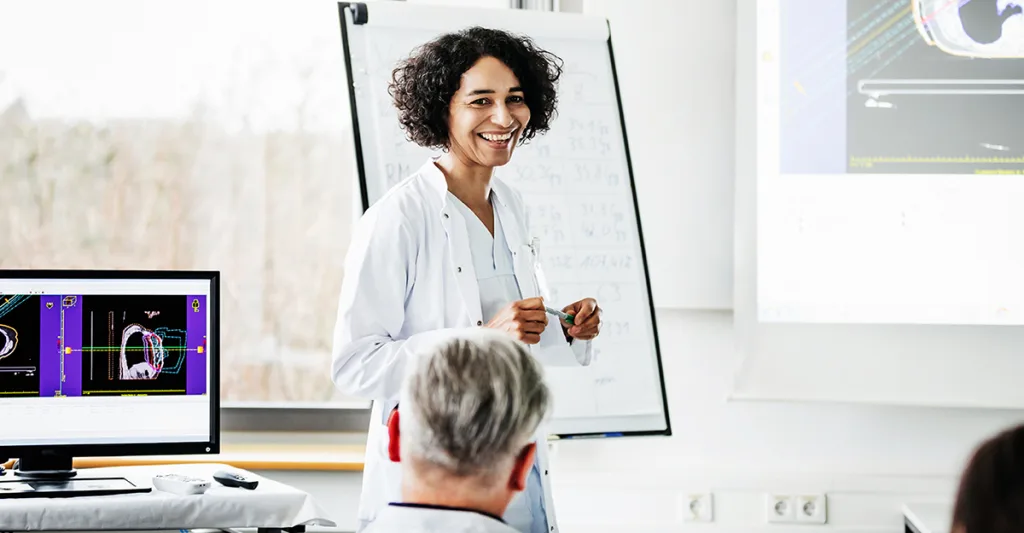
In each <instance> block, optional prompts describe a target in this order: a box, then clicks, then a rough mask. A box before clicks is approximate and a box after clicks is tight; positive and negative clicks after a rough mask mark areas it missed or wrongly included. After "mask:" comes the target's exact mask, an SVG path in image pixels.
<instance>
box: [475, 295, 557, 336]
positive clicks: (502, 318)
mask: <svg viewBox="0 0 1024 533" xmlns="http://www.w3.org/2000/svg"><path fill="white" fill-rule="evenodd" d="M547 325H548V315H547V313H545V312H544V299H543V298H540V297H537V298H527V299H525V300H518V301H515V302H512V303H510V304H508V305H507V306H505V307H504V308H503V309H502V310H501V311H498V314H496V315H494V318H492V319H491V321H490V322H488V323H487V324H486V325H485V327H488V328H493V329H497V330H501V331H505V332H507V333H509V334H511V335H512V336H513V337H515V338H516V339H518V340H520V341H523V342H525V343H526V344H537V343H538V342H540V334H541V333H542V332H543V331H544V328H545V327H546V326H547Z"/></svg>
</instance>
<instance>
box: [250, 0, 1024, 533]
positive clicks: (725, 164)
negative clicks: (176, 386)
mask: <svg viewBox="0 0 1024 533" xmlns="http://www.w3.org/2000/svg"><path fill="white" fill-rule="evenodd" d="M753 1H754V0H741V2H743V3H744V4H746V3H748V2H749V5H750V6H751V7H752V6H753ZM584 10H585V11H586V12H588V13H596V14H602V15H605V16H607V17H609V19H610V20H611V24H612V35H613V39H614V43H615V52H616V62H617V65H618V67H619V76H620V85H621V88H622V92H623V96H624V105H625V106H626V108H625V113H626V116H627V121H628V125H627V127H628V134H629V137H630V140H631V147H632V150H633V157H634V164H635V167H634V170H635V172H636V178H637V187H638V191H639V194H640V208H641V212H642V214H643V220H644V224H645V227H649V226H651V225H653V224H655V223H657V224H658V225H661V226H664V227H681V226H683V225H687V224H699V225H702V226H704V227H707V228H709V237H708V241H707V242H678V241H667V240H662V241H658V242H654V241H650V240H649V241H648V250H649V252H650V258H651V260H652V261H653V262H655V264H654V265H652V271H653V272H658V273H660V274H659V275H660V276H662V278H663V279H664V277H665V276H668V275H670V274H671V270H672V269H673V267H674V266H676V265H678V264H679V261H680V258H679V256H681V255H683V254H720V253H723V251H722V249H721V247H722V246H725V247H726V248H727V249H728V250H731V246H732V244H731V237H730V236H731V226H732V223H731V221H732V198H731V194H732V188H731V186H729V187H721V186H718V185H721V183H720V182H721V181H725V182H727V183H730V184H731V182H732V179H733V176H732V171H733V170H732V169H733V160H732V157H733V156H732V152H733V149H732V138H733V133H734V131H733V130H734V126H733V124H734V120H733V119H734V115H733V86H732V85H733V79H734V71H733V69H734V63H735V61H734V51H735V40H736V31H735V17H736V6H735V4H734V2H733V0H714V1H710V2H709V1H700V0H659V1H655V0H645V1H642V2H641V1H633V2H625V1H622V0H586V1H585V2H584ZM641 37H642V38H643V39H645V40H644V41H641ZM688 172H691V173H692V172H700V173H701V175H702V176H703V177H704V179H706V180H708V181H707V184H706V186H704V187H699V188H696V189H690V190H684V189H682V188H681V187H680V183H681V180H680V176H681V175H682V174H683V173H688ZM716 183H717V185H716ZM683 194H702V195H706V196H707V199H706V200H707V205H708V208H707V209H706V210H704V211H701V212H696V213H694V212H681V211H680V210H679V209H677V208H675V203H674V201H673V199H674V198H676V197H679V195H683ZM729 276H731V274H729ZM656 287H657V285H656ZM656 300H657V298H656ZM657 319H658V326H659V331H660V333H661V346H662V349H663V364H664V369H665V373H666V387H667V389H668V393H669V409H670V411H671V414H672V425H673V431H674V433H675V435H674V436H673V437H670V438H648V439H612V440H603V441H598V440H595V441H577V442H560V443H558V448H557V449H556V454H555V457H554V459H553V469H554V472H553V475H554V481H555V491H556V500H557V506H558V515H559V523H560V525H561V526H562V531H564V532H566V533H573V532H588V533H595V532H601V531H608V532H611V531H615V532H624V531H630V532H644V531H649V532H655V531H659V532H660V531H664V532H669V531H681V530H686V529H693V528H703V529H713V530H715V531H716V532H737V533H738V532H741V531H743V532H749V531H759V530H764V531H769V530H770V531H773V532H789V531H797V532H807V531H809V530H816V529H825V530H828V531H837V532H838V531H842V532H851V533H852V532H858V533H860V532H893V533H896V532H899V531H902V522H901V515H900V505H901V504H902V503H903V502H905V501H908V500H916V499H936V498H937V499H949V498H951V497H952V493H953V490H954V483H955V480H956V475H957V473H958V471H959V469H960V467H961V465H962V462H963V460H964V459H965V456H966V455H967V454H968V453H969V452H970V450H971V448H972V447H973V446H974V445H975V443H976V442H977V441H978V440H979V439H982V438H984V437H985V436H987V435H989V434H991V433H993V432H995V431H997V430H998V429H1000V428H1002V427H1004V426H1007V425H1010V424H1012V423H1015V422H1017V421H1019V420H1021V419H1022V418H1024V413H1021V412H1016V411H974V410H951V409H924V408H896V407H881V406H878V407H872V406H852V405H837V404H802V405H790V404H778V403H728V402H726V400H725V398H726V395H727V394H728V392H729V389H730V386H731V381H732V377H733V372H734V370H735V369H736V368H737V365H738V363H739V355H738V352H737V350H736V347H735V346H734V342H735V339H734V335H733V330H732V316H731V314H730V313H727V312H715V311H681V310H667V309H661V310H659V312H658V317H657ZM822 357H828V354H822ZM879 371H880V372H884V371H885V369H884V368H880V369H879ZM806 372H807V378H808V379H813V377H814V369H813V368H808V369H806ZM905 378H906V379H907V380H913V379H914V376H913V375H907V376H905ZM268 475H271V476H275V477H277V478H278V479H280V480H282V481H286V482H291V483H294V484H296V485H299V486H301V487H303V488H307V490H310V491H311V492H313V493H314V495H316V496H317V497H318V498H319V499H320V501H321V503H323V504H324V505H325V507H327V508H328V509H329V510H331V512H333V513H335V517H336V519H337V520H339V521H340V523H341V524H340V525H342V526H347V527H352V526H353V525H354V523H355V522H354V514H353V513H354V509H355V501H354V498H355V495H356V494H358V483H359V477H360V476H359V475H356V474H326V473H325V474H311V473H278V474H268ZM706 490H710V491H712V492H713V493H714V498H715V515H716V516H715V522H714V524H711V525H710V526H708V525H703V524H699V525H688V524H684V523H683V522H682V521H681V516H682V500H683V495H684V494H685V493H687V492H690V491H706ZM765 491H772V492H783V493H785V492H787V491H788V492H827V493H829V509H828V513H829V522H830V523H829V525H827V526H823V527H821V528H815V527H807V526H780V525H774V524H773V525H768V524H765V523H764V514H763V505H762V501H763V496H762V494H763V492H765ZM688 526H689V527H688Z"/></svg>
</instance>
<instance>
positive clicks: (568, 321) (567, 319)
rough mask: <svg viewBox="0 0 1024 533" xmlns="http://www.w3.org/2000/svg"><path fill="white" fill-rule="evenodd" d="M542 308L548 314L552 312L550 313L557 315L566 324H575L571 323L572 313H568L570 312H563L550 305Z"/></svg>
mask: <svg viewBox="0 0 1024 533" xmlns="http://www.w3.org/2000/svg"><path fill="white" fill-rule="evenodd" d="M544 310H545V311H547V312H548V314H552V315H555V316H557V317H558V318H561V319H562V320H564V321H565V323H566V324H573V325H575V324H574V323H573V321H572V315H570V314H566V313H563V312H561V311H558V310H555V309H552V308H550V307H545V308H544Z"/></svg>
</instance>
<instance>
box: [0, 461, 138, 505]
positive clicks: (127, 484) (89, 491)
mask: <svg viewBox="0 0 1024 533" xmlns="http://www.w3.org/2000/svg"><path fill="white" fill-rule="evenodd" d="M3 477H4V478H6V479H2V478H0V499H3V498H70V497H75V496H102V495H112V494H130V493H138V492H150V491H151V490H152V488H151V487H149V486H138V485H135V484H134V483H132V482H131V481H129V480H128V479H126V478H123V477H78V472H77V471H75V469H74V468H73V463H72V461H71V455H70V454H66V453H62V452H59V451H55V450H41V451H38V452H35V453H26V454H22V456H21V457H19V458H18V463H17V466H16V467H15V468H14V476H13V477H10V478H7V476H3Z"/></svg>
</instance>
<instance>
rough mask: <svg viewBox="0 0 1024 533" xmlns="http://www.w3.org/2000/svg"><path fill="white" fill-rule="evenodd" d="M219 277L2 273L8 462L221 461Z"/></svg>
mask: <svg viewBox="0 0 1024 533" xmlns="http://www.w3.org/2000/svg"><path fill="white" fill-rule="evenodd" d="M218 286H219V273H217V272H205V271H204V272H198V271H95V270H92V271H72V270H56V271H54V270H46V271H43V270H0V424H2V426H3V430H2V432H0V458H2V457H9V458H10V457H17V458H18V460H19V461H18V467H17V469H16V471H15V473H16V475H19V476H22V477H26V478H41V479H67V478H70V477H72V476H74V475H75V470H74V469H73V467H72V458H73V457H75V456H124V455H171V454H207V453H219V451H220V450H219V440H220V439H219V432H220V426H219V417H218V413H219V408H220V402H219V387H218V383H219V376H218V357H219V354H220V350H219V349H218V348H219V345H218V339H219V331H218V327H219V326H218V322H219V321H218V316H219V307H218V305H219V302H218Z"/></svg>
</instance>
